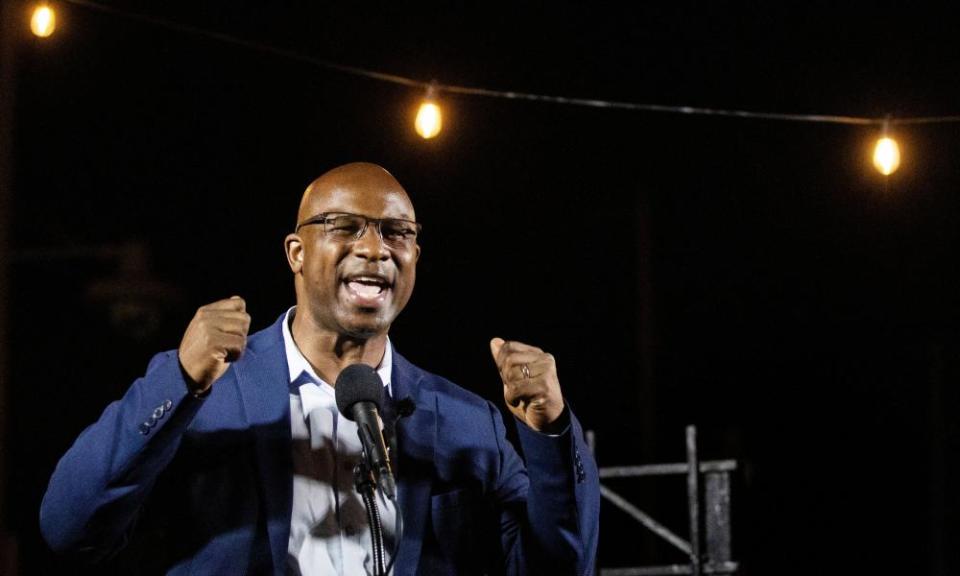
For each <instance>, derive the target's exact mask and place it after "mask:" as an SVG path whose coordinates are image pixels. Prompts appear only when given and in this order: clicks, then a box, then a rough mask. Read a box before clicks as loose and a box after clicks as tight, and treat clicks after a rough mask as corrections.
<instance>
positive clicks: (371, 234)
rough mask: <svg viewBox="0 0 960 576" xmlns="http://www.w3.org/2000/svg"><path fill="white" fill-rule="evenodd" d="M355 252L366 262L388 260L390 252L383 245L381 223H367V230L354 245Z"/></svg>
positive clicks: (365, 229)
mask: <svg viewBox="0 0 960 576" xmlns="http://www.w3.org/2000/svg"><path fill="white" fill-rule="evenodd" d="M353 252H354V254H356V255H357V256H359V257H360V258H364V259H366V260H388V259H389V258H390V250H389V249H387V246H386V245H385V244H384V243H383V237H382V236H381V234H380V223H379V222H367V226H366V228H364V230H363V233H362V234H361V235H360V237H359V238H357V240H356V241H355V242H354V243H353Z"/></svg>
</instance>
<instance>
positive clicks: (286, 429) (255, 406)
mask: <svg viewBox="0 0 960 576" xmlns="http://www.w3.org/2000/svg"><path fill="white" fill-rule="evenodd" d="M282 321H283V316H281V319H280V321H279V322H277V323H275V324H274V325H273V326H272V327H270V328H269V329H268V331H267V333H266V334H264V335H263V338H262V339H260V340H258V341H257V342H254V343H251V347H250V348H249V349H248V350H247V351H246V353H245V355H244V357H243V359H242V360H241V361H239V362H237V363H235V364H234V370H235V373H236V376H237V385H238V386H239V388H240V397H241V398H242V400H243V408H244V411H245V413H246V416H247V421H248V423H249V426H250V429H251V431H252V432H253V436H254V444H255V451H256V459H257V470H258V477H259V480H260V482H259V483H260V487H261V491H260V498H261V501H262V502H263V503H264V512H265V513H266V517H267V521H266V524H267V532H268V535H269V539H270V552H271V555H272V560H273V568H274V573H276V574H283V573H284V571H285V570H286V556H287V545H288V540H289V538H290V515H291V512H292V510H291V508H292V506H293V463H292V455H291V435H290V393H289V383H288V381H287V380H288V379H289V378H288V373H289V370H288V368H287V360H286V356H285V354H284V348H283V335H282V332H281V324H280V322H282Z"/></svg>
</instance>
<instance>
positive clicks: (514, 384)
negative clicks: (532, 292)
mask: <svg viewBox="0 0 960 576" xmlns="http://www.w3.org/2000/svg"><path fill="white" fill-rule="evenodd" d="M490 353H491V354H493V361H494V362H496V364H497V370H498V371H499V372H500V379H501V380H503V399H504V400H506V402H507V406H508V407H509V408H510V411H511V412H513V415H514V416H516V417H517V418H519V419H520V420H521V421H522V422H524V423H525V424H526V425H527V426H529V427H531V428H533V429H534V430H537V431H540V432H556V430H553V429H552V428H551V426H550V425H551V424H553V423H554V422H555V421H556V420H557V418H559V417H560V414H562V413H563V394H562V393H561V392H560V379H559V378H557V364H556V361H555V360H554V359H553V355H552V354H548V353H546V352H544V351H543V350H541V349H539V348H537V347H536V346H530V345H527V344H523V343H521V342H507V341H504V340H503V339H502V338H494V339H493V340H491V341H490Z"/></svg>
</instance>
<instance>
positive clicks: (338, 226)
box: [296, 212, 422, 248]
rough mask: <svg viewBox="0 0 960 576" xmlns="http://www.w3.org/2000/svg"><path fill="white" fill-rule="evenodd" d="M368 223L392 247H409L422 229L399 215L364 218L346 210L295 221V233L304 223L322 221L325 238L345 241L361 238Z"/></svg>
mask: <svg viewBox="0 0 960 576" xmlns="http://www.w3.org/2000/svg"><path fill="white" fill-rule="evenodd" d="M371 223H372V224H375V225H376V229H377V233H379V234H380V239H381V240H383V243H384V244H386V245H387V246H390V247H392V248H409V247H411V246H413V245H414V244H415V243H416V241H417V235H419V234H420V230H421V228H422V226H421V225H420V223H419V222H414V221H412V220H403V219H402V218H368V217H366V216H362V215H360V214H350V213H348V212H323V213H322V214H317V215H316V216H313V217H311V218H308V219H306V220H304V221H303V222H301V223H299V224H297V229H296V232H299V231H300V229H301V228H303V227H304V226H311V225H313V224H322V225H323V232H324V234H326V236H327V238H330V239H331V240H333V241H335V242H344V243H346V242H352V241H354V240H359V239H360V238H362V237H363V235H364V233H366V231H367V226H368V225H369V224H371Z"/></svg>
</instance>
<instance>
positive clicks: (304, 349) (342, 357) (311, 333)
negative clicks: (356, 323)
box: [290, 308, 387, 386]
mask: <svg viewBox="0 0 960 576" xmlns="http://www.w3.org/2000/svg"><path fill="white" fill-rule="evenodd" d="M297 312H298V313H297V314H295V315H294V317H293V326H292V327H291V329H290V333H291V334H292V335H293V341H294V342H296V344H297V348H299V349H300V352H301V353H302V354H303V356H304V357H305V358H306V359H307V362H309V363H310V366H312V367H313V369H314V370H315V371H316V373H317V375H318V376H320V377H321V378H323V380H324V382H328V383H329V384H330V385H331V386H335V385H336V381H337V377H338V376H340V371H341V370H343V369H344V368H346V367H347V366H350V365H351V364H358V363H363V364H366V365H368V366H372V367H374V368H376V367H377V366H379V365H380V362H381V361H382V360H383V355H384V352H385V351H386V348H387V335H386V334H377V335H375V336H371V337H370V338H357V337H353V336H348V335H345V334H340V333H338V332H333V331H330V330H329V329H326V328H324V327H321V326H319V325H318V324H317V323H316V322H314V321H312V320H311V319H310V318H308V315H307V314H302V313H300V309H299V308H298V309H297Z"/></svg>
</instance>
